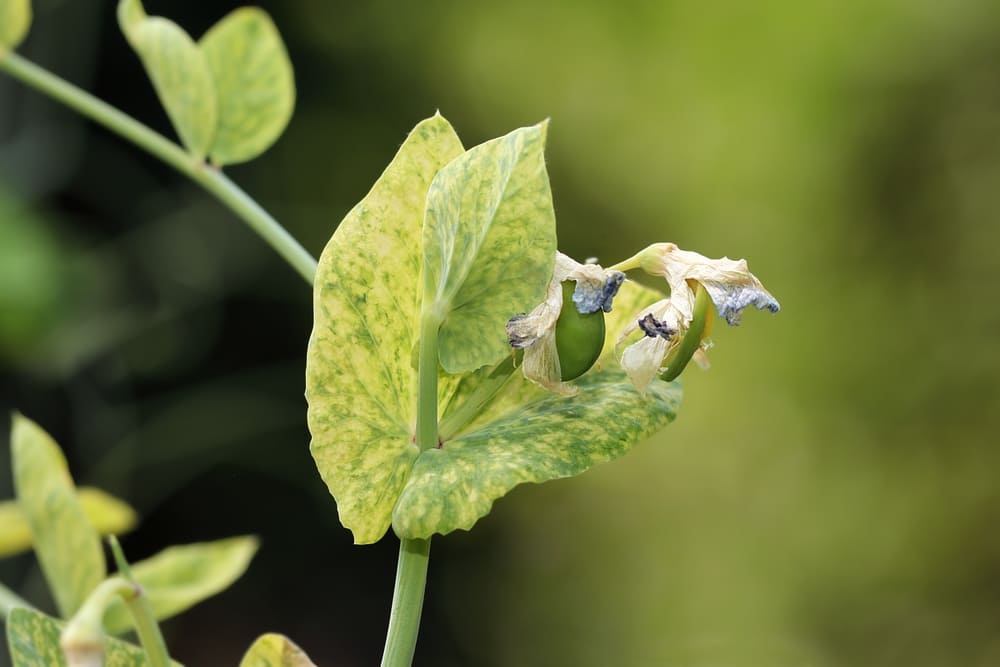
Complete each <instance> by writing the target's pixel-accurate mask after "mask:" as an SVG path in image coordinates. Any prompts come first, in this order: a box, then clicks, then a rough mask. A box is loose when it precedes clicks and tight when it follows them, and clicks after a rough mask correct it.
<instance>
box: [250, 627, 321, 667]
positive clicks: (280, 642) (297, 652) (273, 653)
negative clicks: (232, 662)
mask: <svg viewBox="0 0 1000 667" xmlns="http://www.w3.org/2000/svg"><path fill="white" fill-rule="evenodd" d="M240 667H315V665H314V664H313V662H312V660H310V659H309V656H307V655H306V654H305V652H304V651H303V650H302V649H300V648H299V647H298V646H296V645H295V644H294V643H293V642H292V640H290V639H289V638H288V637H285V636H284V635H279V634H275V633H273V632H271V633H268V634H266V635H261V636H260V637H258V638H257V640H256V641H254V643H253V644H251V646H250V648H249V649H248V650H247V652H246V654H245V655H244V656H243V659H242V660H240Z"/></svg>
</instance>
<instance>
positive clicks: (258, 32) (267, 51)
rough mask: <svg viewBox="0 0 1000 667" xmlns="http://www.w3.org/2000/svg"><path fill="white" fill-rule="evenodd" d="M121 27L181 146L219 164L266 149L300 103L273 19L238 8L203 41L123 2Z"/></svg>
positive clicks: (135, 1) (133, 1)
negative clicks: (297, 99) (296, 103)
mask: <svg viewBox="0 0 1000 667" xmlns="http://www.w3.org/2000/svg"><path fill="white" fill-rule="evenodd" d="M118 23H119V25H120V26H121V29H122V32H123V33H124V34H125V37H126V38H127V39H128V41H129V43H130V44H131V45H132V48H133V49H135V51H136V53H138V54H139V57H140V59H141V60H142V62H143V65H144V67H145V68H146V72H147V73H148V74H149V78H150V79H151V80H152V82H153V87H154V88H156V93H157V95H159V97H160V101H161V102H162V103H163V106H164V108H165V109H166V111H167V115H168V116H170V121H171V122H172V123H173V125H174V128H175V129H176V130H177V134H178V135H180V138H181V142H182V143H183V144H184V146H185V147H186V148H187V149H188V151H189V152H190V153H191V154H192V155H193V156H194V157H195V158H196V159H198V160H201V159H203V158H204V157H205V156H206V155H210V156H211V158H212V161H213V163H215V164H217V165H223V164H232V163H234V162H244V161H246V160H250V159H252V158H254V157H256V156H258V155H260V154H261V153H262V152H264V151H265V150H267V148H268V147H270V146H271V144H273V143H274V142H275V141H276V140H277V138H278V137H279V136H280V135H281V133H282V131H283V130H284V129H285V126H286V125H287V124H288V120H289V118H291V115H292V109H293V108H294V106H295V83H294V79H293V75H292V65H291V62H290V61H289V60H288V54H287V52H286V50H285V46H284V44H283V43H282V41H281V36H280V35H279V34H278V30H277V28H275V26H274V23H273V22H272V21H271V19H270V17H268V15H267V14H265V13H264V12H263V11H261V10H259V9H254V8H242V9H237V10H236V11H233V12H232V13H230V14H229V15H228V16H226V17H225V18H223V19H222V20H221V21H219V22H218V23H216V24H215V26H213V27H212V28H211V29H210V30H209V31H208V32H207V33H205V35H204V37H202V39H201V41H200V42H199V43H195V42H194V40H192V39H191V37H190V36H189V35H188V34H187V32H185V31H184V29H183V28H181V27H180V26H178V25H177V24H176V23H174V22H173V21H170V20H168V19H165V18H163V17H158V16H153V17H150V16H147V15H146V13H145V10H144V9H143V7H142V4H141V2H140V0H121V2H119V4H118Z"/></svg>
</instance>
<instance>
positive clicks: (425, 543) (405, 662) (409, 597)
mask: <svg viewBox="0 0 1000 667" xmlns="http://www.w3.org/2000/svg"><path fill="white" fill-rule="evenodd" d="M430 550H431V541H430V539H426V540H401V541H400V543H399V563H398V564H397V566H396V587H395V589H393V592H392V611H391V612H390V613H389V631H388V632H387V633H386V636H385V652H384V653H383V654H382V667H410V664H411V663H412V662H413V653H414V651H415V650H416V648H417V633H418V632H419V630H420V612H421V611H422V610H423V607H424V587H425V585H426V583H427V562H428V559H429V557H430Z"/></svg>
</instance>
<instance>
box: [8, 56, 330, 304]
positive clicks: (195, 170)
mask: <svg viewBox="0 0 1000 667" xmlns="http://www.w3.org/2000/svg"><path fill="white" fill-rule="evenodd" d="M0 69H2V70H3V71H5V72H7V73H8V74H10V75H11V76H12V77H14V78H15V79H18V80H19V81H21V82H22V83H24V84H26V85H28V86H30V87H32V88H35V89H36V90H38V91H40V92H42V93H45V94H46V95H48V96H49V97H51V98H53V99H55V100H57V101H58V102H61V103H63V104H65V105H66V106H68V107H69V108H71V109H73V110H74V111H76V112H78V113H80V114H81V115H83V116H86V117H87V118H89V119H91V120H92V121H94V122H96V123H98V124H99V125H103V126H104V127H106V128H107V129H109V130H111V131H112V132H114V133H115V134H117V135H119V136H121V137H123V138H124V139H127V140H128V141H130V142H132V143H133V144H135V145H136V146H138V147H139V148H142V149H143V150H145V151H146V152H148V153H150V154H152V155H153V156H155V157H157V158H159V159H160V160H162V161H163V162H165V163H166V164H168V165H170V166H171V167H173V168H174V169H176V170H177V171H179V172H180V173H182V174H184V175H185V176H187V177H188V178H190V179H191V180H192V181H194V182H195V183H197V184H198V185H200V186H201V187H203V188H204V189H205V190H207V191H208V192H209V193H211V194H212V195H214V196H215V198H216V199H218V200H219V201H220V202H222V203H223V204H225V205H226V206H227V207H228V208H229V209H230V210H231V211H232V212H233V213H235V214H236V215H237V216H238V217H239V218H240V219H241V220H243V222H245V223H246V224H247V225H248V226H249V227H250V228H251V229H252V230H253V231H254V232H256V233H257V235H258V236H260V237H261V238H262V239H263V240H264V241H265V242H266V243H267V244H268V245H270V246H271V247H272V248H274V250H275V251H276V252H277V253H278V254H279V255H281V257H282V258H283V259H284V260H285V261H286V262H288V263H289V264H290V265H291V266H292V268H293V269H295V270H296V271H297V272H298V274H299V275H301V276H302V277H303V278H305V280H306V282H308V283H309V284H312V282H313V279H314V278H315V276H316V260H315V259H313V257H312V255H310V254H309V253H308V252H307V251H306V249H305V248H303V247H302V246H301V245H300V244H299V242H298V241H296V240H295V239H294V238H293V237H292V236H291V234H289V233H288V231H287V230H286V229H285V228H284V227H282V226H281V224H280V223H278V221H277V220H275V219H274V218H273V217H271V215H269V214H268V213H267V211H265V210H264V209H263V208H261V206H260V205H259V204H258V203H257V202H255V201H254V200H253V199H251V198H250V197H249V196H248V195H247V194H246V193H245V192H244V191H243V190H242V189H240V187H239V186H237V185H236V184H235V183H233V182H232V181H231V180H229V179H228V178H227V177H226V176H225V175H224V174H223V173H222V172H221V171H219V170H218V169H216V168H214V167H211V166H209V165H207V164H206V163H205V162H203V161H201V160H196V159H195V158H194V157H192V156H191V155H190V154H189V153H188V152H187V151H185V150H184V149H183V148H181V147H180V146H179V145H178V144H176V143H174V142H173V141H170V140H169V139H167V138H166V137H164V136H163V135H162V134H159V133H158V132H155V131H154V130H152V129H150V128H149V127H147V126H146V125H143V124H142V123H140V122H139V121H137V120H135V119H134V118H132V117H131V116H129V115H128V114H125V113H123V112H121V111H119V110H118V109H116V108H115V107H113V106H111V105H110V104H108V103H106V102H104V101H102V100H100V99H98V98H96V97H94V96H93V95H91V94H90V93H88V92H87V91H85V90H83V89H81V88H78V87H77V86H74V85H73V84H71V83H69V82H68V81H66V80H64V79H61V78H60V77H58V76H56V75H55V74H52V73H51V72H49V71H48V70H46V69H44V68H42V67H39V66H38V65H35V64H34V63H32V62H31V61H29V60H26V59H25V58H22V57H21V56H19V55H18V54H16V53H14V52H8V53H6V54H4V55H0Z"/></svg>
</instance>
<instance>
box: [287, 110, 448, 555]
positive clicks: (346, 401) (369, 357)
mask: <svg viewBox="0 0 1000 667" xmlns="http://www.w3.org/2000/svg"><path fill="white" fill-rule="evenodd" d="M461 153H462V145H461V142H460V141H459V139H458V137H457V136H456V135H455V131H454V130H453V129H452V127H451V125H450V124H449V123H448V121H446V120H445V119H444V118H442V117H441V116H439V115H436V116H434V117H432V118H429V119H427V120H425V121H423V122H421V123H420V124H419V125H417V126H416V128H414V129H413V131H412V132H410V134H409V136H408V137H407V138H406V141H405V142H403V145H402V146H401V147H400V149H399V152H398V153H397V154H396V157H395V158H393V160H392V163H391V164H390V165H389V166H388V167H387V168H386V170H385V172H384V173H383V174H382V176H381V177H380V178H379V180H378V181H377V182H376V183H375V186H374V187H373V188H372V190H371V191H370V192H369V193H368V195H367V196H365V198H364V199H363V200H362V201H361V202H360V203H359V204H358V205H357V206H355V207H354V208H353V209H352V210H351V212H350V213H348V214H347V217H346V218H344V221H343V222H342V223H341V224H340V226H339V227H338V228H337V231H336V233H335V234H334V235H333V238H331V239H330V242H329V243H328V244H327V246H326V248H325V249H324V250H323V254H322V255H321V256H320V259H319V266H318V268H317V274H316V282H315V288H314V289H315V292H314V304H315V313H314V317H315V321H314V326H313V332H312V336H311V337H310V340H309V349H308V352H307V355H306V398H307V400H308V402H309V413H308V417H309V429H310V432H311V433H312V445H311V451H312V454H313V458H314V459H315V460H316V466H317V467H318V468H319V472H320V475H321V476H322V477H323V481H325V482H326V484H327V487H328V488H329V489H330V493H332V494H333V496H334V498H336V500H337V509H338V511H339V513H340V521H341V523H343V524H344V526H346V527H347V528H349V529H350V530H351V531H353V533H354V539H355V542H357V543H359V544H366V543H371V542H375V541H376V540H378V539H379V538H380V537H382V535H383V534H385V531H386V530H387V529H388V528H389V524H390V523H391V520H392V508H393V506H394V505H395V504H396V499H397V498H398V497H399V492H400V490H401V489H402V487H403V484H404V483H405V481H406V478H407V475H408V474H409V470H410V467H411V466H412V465H413V461H414V460H415V459H416V457H417V447H416V445H415V444H414V431H413V429H414V422H415V419H416V371H415V370H414V368H413V366H412V359H413V349H414V345H415V343H416V340H417V330H418V319H419V304H420V264H421V236H422V231H421V230H422V227H423V218H424V207H425V200H426V195H427V189H428V188H429V187H430V184H431V180H432V179H433V178H434V175H435V174H436V173H437V172H438V170H439V169H441V167H443V166H444V165H445V164H447V163H448V162H449V161H451V160H452V159H453V158H455V157H456V156H458V155H460V154H461Z"/></svg>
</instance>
